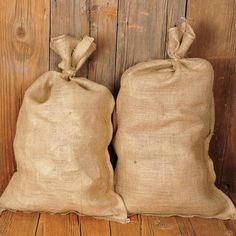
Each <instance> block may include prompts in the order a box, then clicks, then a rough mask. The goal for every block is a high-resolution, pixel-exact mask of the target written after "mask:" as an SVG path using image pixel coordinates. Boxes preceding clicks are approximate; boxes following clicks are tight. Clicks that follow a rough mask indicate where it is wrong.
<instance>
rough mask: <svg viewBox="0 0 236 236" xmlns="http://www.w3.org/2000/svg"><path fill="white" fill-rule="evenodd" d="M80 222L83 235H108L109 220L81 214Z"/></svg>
mask: <svg viewBox="0 0 236 236" xmlns="http://www.w3.org/2000/svg"><path fill="white" fill-rule="evenodd" d="M80 224H81V235H83V236H91V235H93V236H110V226H109V221H106V220H100V219H99V220H98V219H95V218H92V217H87V216H81V217H80Z"/></svg>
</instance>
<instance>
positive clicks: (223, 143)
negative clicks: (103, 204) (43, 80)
mask: <svg viewBox="0 0 236 236" xmlns="http://www.w3.org/2000/svg"><path fill="white" fill-rule="evenodd" d="M0 7H1V11H0V39H1V45H0V56H1V59H0V173H1V174H0V193H1V192H2V191H3V190H4V189H5V187H6V185H7V183H8V182H9V179H10V177H11V175H12V173H13V171H14V169H15V164H14V154H13V148H12V143H13V139H14V135H15V126H16V119H17V115H18V112H19V108H20V105H21V103H22V99H23V95H24V92H25V90H26V88H28V86H29V85H30V84H32V82H33V81H34V80H35V79H36V78H37V77H38V76H39V75H40V74H41V73H43V72H44V71H46V70H48V69H49V67H50V68H51V69H57V64H58V62H59V60H60V59H59V58H58V57H57V56H56V55H55V54H54V53H53V52H52V51H50V50H49V39H50V38H51V37H54V36H57V35H60V34H67V33H69V34H71V35H74V36H77V37H82V36H83V35H86V34H89V35H91V36H93V37H94V38H95V42H96V44H97V51H96V53H95V54H94V55H93V57H92V58H91V59H90V60H89V62H88V63H87V64H86V65H85V66H84V68H83V69H82V70H81V71H80V72H79V74H81V75H83V76H87V77H88V78H89V79H91V80H94V81H97V82H98V83H101V84H103V85H105V86H107V87H108V88H110V89H111V91H112V92H113V93H114V94H115V95H116V94H117V92H118V89H119V81H120V77H121V75H122V73H123V72H124V71H125V70H126V69H127V68H128V67H129V66H132V65H134V64H136V63H138V62H140V61H144V60H149V59H154V58H165V57H166V52H165V49H166V39H167V30H168V28H169V27H171V26H173V25H174V24H175V23H176V22H177V21H178V19H179V18H180V17H181V16H187V18H188V19H189V21H190V23H192V25H193V27H194V29H195V31H196V34H197V39H196V40H195V42H194V44H193V47H192V48H191V52H190V56H196V57H203V58H206V59H208V60H210V61H211V62H212V64H213V66H214V69H215V88H214V92H215V101H216V126H215V135H214V138H213V140H212V142H211V149H210V153H211V156H212V158H213V160H214V164H215V169H216V174H217V177H218V178H217V184H218V185H219V186H221V188H223V189H224V190H226V191H231V192H233V191H235V190H236V189H235V187H236V186H235V185H236V174H235V171H236V158H235V156H236V144H235V143H236V70H235V65H236V48H235V47H236V42H235V41H236V37H235V36H236V30H235V22H236V21H235V12H236V1H235V0H215V1H214V2H212V1H210V0H188V1H186V0H176V1H172V0H150V1H143V0H137V1H131V0H111V1H104V0H68V1H67V0H51V2H50V1H27V0H18V1H16V0H12V1H1V2H0ZM138 220H140V219H138ZM177 221H178V220H177ZM177 223H178V222H177ZM112 227H113V228H114V229H116V230H119V229H117V227H116V226H115V225H112ZM186 227H187V226H186Z"/></svg>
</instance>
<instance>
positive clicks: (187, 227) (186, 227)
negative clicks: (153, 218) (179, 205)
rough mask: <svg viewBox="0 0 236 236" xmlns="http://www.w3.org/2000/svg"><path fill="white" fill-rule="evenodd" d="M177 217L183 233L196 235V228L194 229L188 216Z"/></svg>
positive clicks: (189, 235)
mask: <svg viewBox="0 0 236 236" xmlns="http://www.w3.org/2000/svg"><path fill="white" fill-rule="evenodd" d="M175 219H176V221H177V224H178V227H179V231H180V233H181V235H184V236H196V233H195V232H194V229H193V227H192V225H191V222H190V220H189V219H188V218H183V217H175Z"/></svg>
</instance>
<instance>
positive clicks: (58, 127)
mask: <svg viewBox="0 0 236 236" xmlns="http://www.w3.org/2000/svg"><path fill="white" fill-rule="evenodd" d="M51 48H52V49H53V50H54V51H55V52H56V53H57V54H58V55H60V56H61V58H62V62H61V63H60V64H59V67H60V68H61V69H62V73H59V72H55V71H49V72H47V73H45V74H43V75H42V76H41V77H39V78H38V79H37V80H36V81H35V82H34V83H33V85H32V86H31V87H30V88H29V89H28V90H27V91H26V93H25V96H24V101H23V104H22V107H21V109H20V113H19V117H18V121H17V130H16V136H15V140H14V151H15V158H16V163H17V172H15V173H14V175H13V177H12V179H11V181H10V183H9V185H8V186H7V188H6V190H5V192H4V193H3V195H2V196H1V198H0V207H1V211H3V210H5V209H9V210H13V211H14V210H20V211H40V212H41V211H46V212H52V213H59V212H63V213H67V212H71V211H73V212H77V213H79V214H82V215H90V216H96V217H105V218H107V219H111V220H116V221H119V222H127V213H126V209H125V206H124V203H123V201H122V199H121V198H120V196H119V195H118V194H116V193H115V192H114V191H113V189H114V186H113V185H114V183H113V169H112V166H111V164H110V159H109V155H108V151H107V147H108V145H109V143H110V140H111V137H112V123H111V114H112V112H113V108H114V99H113V96H112V94H111V93H110V91H109V90H108V89H107V88H106V87H104V86H102V85H99V84H97V83H95V82H92V81H89V80H87V79H85V78H75V77H74V75H75V73H76V71H77V70H78V69H79V68H80V67H81V66H82V65H83V63H84V62H85V61H86V59H87V58H88V56H89V55H90V54H91V53H92V52H93V51H94V50H95V44H94V43H93V39H92V38H90V37H85V38H84V39H83V40H81V41H79V40H77V39H75V38H72V37H70V36H60V37H58V38H55V39H53V40H52V42H51Z"/></svg>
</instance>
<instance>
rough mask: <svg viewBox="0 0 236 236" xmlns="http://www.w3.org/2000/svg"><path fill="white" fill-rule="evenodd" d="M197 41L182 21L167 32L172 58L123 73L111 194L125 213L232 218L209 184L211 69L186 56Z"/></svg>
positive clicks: (231, 209) (224, 200)
mask: <svg viewBox="0 0 236 236" xmlns="http://www.w3.org/2000/svg"><path fill="white" fill-rule="evenodd" d="M194 38H195V34H194V32H193V30H192V28H191V27H190V25H189V24H188V23H187V22H183V23H182V24H181V25H180V26H179V27H175V28H172V29H170V31H169V43H168V54H169V57H170V58H171V59H168V60H154V61H149V62H144V63H139V64H137V65H135V66H133V67H131V68H130V69H128V70H127V71H126V72H125V73H124V74H123V76H122V79H121V89H120V92H119V94H118V98H117V104H116V112H115V123H116V134H115V137H114V147H115V150H116V153H117V155H118V164H117V168H116V182H117V183H116V191H117V192H118V193H120V194H121V195H122V197H123V199H124V201H125V204H126V207H127V209H128V212H129V213H143V214H157V215H161V216H168V215H180V216H201V217H206V218H211V217H212V218H220V219H228V218H235V213H236V211H235V208H234V206H233V204H232V202H231V201H230V199H229V198H228V197H227V196H226V195H225V194H224V193H223V192H221V191H220V190H218V189H217V188H216V187H215V185H214V182H215V173H214V169H213V164H212V161H211V159H210V158H209V156H208V147H209V141H210V139H211V137H212V134H213V127H214V104H213V92H212V87H213V79H214V73H213V69H212V66H211V64H210V63H209V62H207V61H206V60H203V59H199V58H192V59H190V58H183V57H184V55H185V54H186V53H187V50H188V49H189V47H190V45H191V43H192V41H193V40H194Z"/></svg>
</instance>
